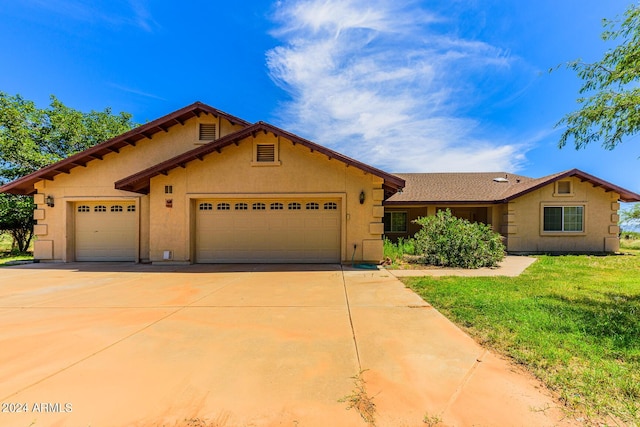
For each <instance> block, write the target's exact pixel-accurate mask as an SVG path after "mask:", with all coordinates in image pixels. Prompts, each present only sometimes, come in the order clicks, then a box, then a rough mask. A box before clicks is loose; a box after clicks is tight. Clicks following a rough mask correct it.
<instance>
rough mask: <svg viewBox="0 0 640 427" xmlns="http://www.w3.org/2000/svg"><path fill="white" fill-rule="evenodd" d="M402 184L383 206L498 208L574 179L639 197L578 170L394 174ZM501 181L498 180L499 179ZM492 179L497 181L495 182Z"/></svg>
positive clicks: (624, 197) (633, 199) (631, 199)
mask: <svg viewBox="0 0 640 427" xmlns="http://www.w3.org/2000/svg"><path fill="white" fill-rule="evenodd" d="M396 175H397V176H399V177H400V178H403V179H404V180H405V181H406V185H405V187H404V189H403V191H402V193H397V194H395V195H393V196H391V197H390V198H389V199H387V200H386V201H385V205H411V204H424V203H442V204H478V203H481V204H499V203H506V202H509V201H510V200H513V199H516V198H518V197H520V196H523V195H525V194H527V193H530V192H532V191H535V190H537V189H539V188H541V187H544V186H546V185H549V184H552V183H554V182H555V181H558V180H561V179H564V178H568V177H576V178H578V179H580V180H581V181H582V182H589V183H591V184H592V185H593V186H594V187H602V188H603V189H604V191H607V192H609V191H614V192H616V193H618V194H620V200H622V201H623V202H638V201H640V195H638V194H636V193H634V192H632V191H629V190H626V189H624V188H622V187H618V186H617V185H614V184H611V183H609V182H607V181H605V180H602V179H600V178H597V177H595V176H593V175H590V174H588V173H586V172H583V171H581V170H579V169H571V170H568V171H564V172H559V173H556V174H552V175H548V176H545V177H542V178H530V177H526V176H522V175H516V174H509V173H505V172H471V173H409V174H402V173H399V174H396ZM501 178H502V179H501ZM496 179H498V180H497V181H496Z"/></svg>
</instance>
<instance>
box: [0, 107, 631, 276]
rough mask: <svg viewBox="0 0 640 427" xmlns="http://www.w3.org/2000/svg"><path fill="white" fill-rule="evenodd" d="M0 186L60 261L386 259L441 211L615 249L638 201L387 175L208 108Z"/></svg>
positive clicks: (528, 246) (496, 179)
mask: <svg viewBox="0 0 640 427" xmlns="http://www.w3.org/2000/svg"><path fill="white" fill-rule="evenodd" d="M0 192H8V193H14V194H33V196H34V200H35V202H36V205H37V207H36V209H35V211H34V218H35V219H36V220H37V224H36V225H35V230H34V231H35V234H36V236H37V239H36V241H35V246H34V257H35V259H37V260H42V261H57V262H72V261H133V262H154V263H223V262H224V263H226V262H230V263H231V262H297V263H315V262H317V263H338V262H350V261H351V260H355V261H374V262H377V261H379V260H380V259H381V258H382V255H383V254H382V248H383V240H382V238H383V235H384V234H385V233H386V234H387V235H389V236H391V237H393V236H395V237H398V236H408V235H410V234H411V233H413V232H414V231H415V230H414V228H413V227H414V225H413V224H412V223H411V220H412V219H414V218H416V217H418V216H422V215H429V214H433V213H435V212H436V211H437V209H442V208H451V209H452V210H453V211H454V213H455V214H456V215H458V216H463V217H466V218H468V219H471V220H473V221H482V222H486V223H488V224H491V225H492V226H493V227H494V229H496V230H497V231H500V232H502V233H503V234H504V235H505V236H506V238H507V245H508V249H509V250H510V251H513V252H531V251H536V252H537V251H545V252H546V251H587V252H602V251H609V252H610V251H616V250H617V249H618V239H617V233H618V228H617V218H618V217H617V211H618V207H619V204H618V202H619V201H620V200H622V201H638V200H640V196H638V195H637V194H635V193H632V192H629V191H627V190H624V189H622V188H619V187H617V186H614V185H613V184H609V183H606V182H605V181H602V180H600V179H598V178H595V177H593V176H590V175H588V174H586V173H584V172H581V171H577V170H573V171H569V172H565V173H562V174H557V175H554V176H551V177H546V178H541V179H538V180H535V179H531V178H526V177H521V176H517V175H509V174H503V173H500V174H495V173H494V174H389V173H387V172H384V171H381V170H379V169H377V168H374V167H372V166H369V165H366V164H364V163H362V162H359V161H357V160H354V159H351V158H349V157H347V156H344V155H342V154H340V153H337V152H335V151H333V150H330V149H328V148H326V147H323V146H321V145H318V144H315V143H313V142H311V141H308V140H306V139H304V138H301V137H299V136H296V135H294V134H292V133H289V132H287V131H285V130H283V129H280V128H277V127H275V126H272V125H270V124H268V123H264V122H258V123H254V124H251V123H249V122H246V121H245V120H242V119H240V118H238V117H235V116H232V115H230V114H227V113H225V112H222V111H220V110H217V109H215V108H212V107H210V106H208V105H205V104H202V103H200V102H196V103H194V104H192V105H189V106H187V107H184V108H182V109H180V110H178V111H175V112H174V113H171V114H169V115H166V116H164V117H161V118H159V119H157V120H154V121H152V122H149V123H147V124H145V125H142V126H139V127H138V128H136V129H133V130H131V131H129V132H126V133H124V134H122V135H120V136H118V137H115V138H113V139H110V140H108V141H105V142H103V143H101V144H98V145H96V146H94V147H92V148H90V149H88V150H85V151H83V152H80V153H77V154H75V155H72V156H70V157H68V158H67V159H64V160H62V161H59V162H57V163H55V164H52V165H50V166H47V167H45V168H42V169H40V170H38V171H36V172H34V173H32V174H30V175H27V176H25V177H23V178H20V179H18V180H15V181H13V182H11V183H8V184H6V185H4V186H2V187H0ZM385 229H386V230H385Z"/></svg>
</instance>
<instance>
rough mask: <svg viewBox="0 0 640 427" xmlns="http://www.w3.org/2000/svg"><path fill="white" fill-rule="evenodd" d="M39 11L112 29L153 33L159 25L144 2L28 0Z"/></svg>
mask: <svg viewBox="0 0 640 427" xmlns="http://www.w3.org/2000/svg"><path fill="white" fill-rule="evenodd" d="M28 1H29V3H31V4H32V5H34V6H36V7H38V8H39V9H46V10H49V11H50V12H52V13H56V14H58V15H62V16H65V17H67V18H69V19H73V20H75V21H81V22H89V23H102V24H106V25H109V26H112V27H123V26H133V27H137V28H140V29H142V30H144V31H147V32H153V31H154V30H155V29H157V28H158V27H159V24H158V23H157V22H156V21H155V20H154V19H153V16H152V15H151V13H150V12H149V9H148V8H147V7H146V1H145V0H112V1H110V2H91V1H83V0H28Z"/></svg>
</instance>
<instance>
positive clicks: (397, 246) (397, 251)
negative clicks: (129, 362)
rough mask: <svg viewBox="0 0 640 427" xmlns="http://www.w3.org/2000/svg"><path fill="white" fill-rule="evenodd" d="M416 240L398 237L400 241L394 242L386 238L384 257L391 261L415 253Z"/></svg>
mask: <svg viewBox="0 0 640 427" xmlns="http://www.w3.org/2000/svg"><path fill="white" fill-rule="evenodd" d="M415 253H416V248H415V240H413V239H403V238H402V237H398V241H397V242H396V243H393V242H392V241H391V240H389V239H387V238H386V237H385V238H384V257H385V258H389V259H391V261H397V260H402V257H403V256H404V255H415Z"/></svg>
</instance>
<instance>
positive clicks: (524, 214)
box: [503, 178, 619, 253]
mask: <svg viewBox="0 0 640 427" xmlns="http://www.w3.org/2000/svg"><path fill="white" fill-rule="evenodd" d="M564 181H570V182H571V189H572V191H571V193H570V194H558V192H557V184H556V183H551V184H549V185H547V186H545V187H542V188H540V189H538V190H535V191H533V192H531V193H528V194H526V195H524V196H521V197H519V198H517V199H515V200H513V201H511V202H509V204H508V208H507V213H506V215H505V218H506V221H505V222H506V227H504V228H503V230H505V229H506V230H505V231H506V233H507V242H508V245H507V249H508V251H509V252H514V253H517V252H551V253H553V252H612V251H616V250H618V244H616V243H615V240H616V239H617V237H618V236H617V233H618V231H617V230H618V229H617V223H616V221H617V213H618V212H617V211H618V209H619V204H618V203H617V201H618V198H619V194H617V193H614V192H605V191H604V190H603V189H601V188H599V187H594V186H593V185H592V184H591V183H589V182H581V180H580V179H577V178H567V179H565V180H564ZM567 206H569V207H573V206H578V207H580V206H582V207H583V209H584V210H583V230H581V231H553V232H551V231H545V230H544V229H543V221H544V219H543V215H544V208H545V207H567Z"/></svg>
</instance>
